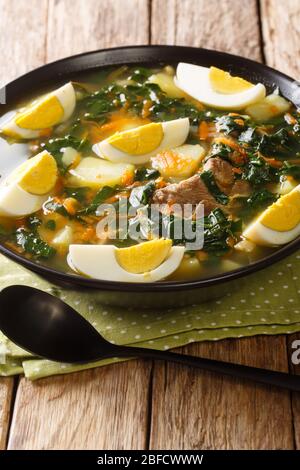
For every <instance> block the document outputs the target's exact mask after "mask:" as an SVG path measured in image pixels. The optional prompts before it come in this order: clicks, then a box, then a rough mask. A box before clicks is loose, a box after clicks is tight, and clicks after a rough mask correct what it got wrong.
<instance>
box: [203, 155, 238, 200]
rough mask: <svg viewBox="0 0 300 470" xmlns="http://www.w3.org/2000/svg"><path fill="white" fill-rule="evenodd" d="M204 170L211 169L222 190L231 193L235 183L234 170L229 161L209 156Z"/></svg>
mask: <svg viewBox="0 0 300 470" xmlns="http://www.w3.org/2000/svg"><path fill="white" fill-rule="evenodd" d="M203 170H204V171H211V172H212V174H213V175H214V178H215V181H216V183H217V185H218V187H219V188H220V190H221V191H222V192H223V193H224V194H230V192H231V188H232V185H233V184H234V172H233V168H232V165H230V163H229V162H227V161H226V160H223V159H222V158H219V157H214V158H209V159H208V160H207V162H206V163H205V164H204V167H203Z"/></svg>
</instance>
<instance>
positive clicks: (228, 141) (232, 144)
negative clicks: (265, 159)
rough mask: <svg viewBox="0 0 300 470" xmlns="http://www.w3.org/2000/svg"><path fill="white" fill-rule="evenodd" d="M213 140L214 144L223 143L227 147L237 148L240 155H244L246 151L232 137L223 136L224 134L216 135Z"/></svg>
mask: <svg viewBox="0 0 300 470" xmlns="http://www.w3.org/2000/svg"><path fill="white" fill-rule="evenodd" d="M214 142H215V143H216V144H224V145H228V147H230V148H232V149H234V150H237V151H238V152H239V153H241V154H242V155H244V154H245V153H246V152H245V150H244V149H243V147H241V146H240V145H239V144H238V143H237V142H235V141H234V140H232V139H229V138H228V137H225V136H221V137H216V138H215V139H214Z"/></svg>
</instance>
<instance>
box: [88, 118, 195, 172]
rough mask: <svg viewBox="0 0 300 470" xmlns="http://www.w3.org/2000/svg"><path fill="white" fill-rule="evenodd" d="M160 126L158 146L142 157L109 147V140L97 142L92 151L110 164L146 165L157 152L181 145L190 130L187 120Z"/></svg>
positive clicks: (176, 120) (163, 123) (178, 120)
mask: <svg viewBox="0 0 300 470" xmlns="http://www.w3.org/2000/svg"><path fill="white" fill-rule="evenodd" d="M161 125H162V128H163V134H164V135H163V139H162V141H161V143H160V145H159V146H158V147H157V148H156V149H154V150H153V151H152V152H149V153H145V154H144V155H130V154H128V153H126V152H122V151H121V150H118V149H117V148H115V147H114V146H113V145H111V144H110V143H109V141H108V140H109V139H105V140H102V141H101V142H98V143H97V144H95V145H93V147H92V149H93V151H94V152H95V154H96V155H98V157H100V158H104V159H106V160H110V161H111V162H118V163H133V164H142V163H146V162H148V161H149V159H150V158H151V157H152V156H153V155H155V154H156V153H157V152H160V151H162V150H166V149H168V148H172V147H178V146H179V145H182V144H183V143H184V142H185V140H186V138H187V136H188V133H189V130H190V122H189V118H181V119H174V120H173V121H166V122H162V123H161Z"/></svg>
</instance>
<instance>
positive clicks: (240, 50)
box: [151, 0, 261, 60]
mask: <svg viewBox="0 0 300 470" xmlns="http://www.w3.org/2000/svg"><path fill="white" fill-rule="evenodd" d="M162 3H163V5H162ZM257 19H258V16H257V5H256V1H255V0H248V1H247V8H243V6H242V2H240V1H238V0H222V1H220V0H209V1H207V0H164V2H161V0H152V25H151V42H153V44H177V45H185V46H196V47H206V48H211V49H218V50H220V51H226V52H231V53H233V54H242V55H244V56H246V57H249V58H251V59H255V60H259V59H260V58H261V53H260V38H259V25H258V20H257Z"/></svg>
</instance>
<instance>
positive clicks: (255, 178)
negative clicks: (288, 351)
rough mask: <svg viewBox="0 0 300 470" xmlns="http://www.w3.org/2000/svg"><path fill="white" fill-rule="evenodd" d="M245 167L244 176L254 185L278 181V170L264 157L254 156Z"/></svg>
mask: <svg viewBox="0 0 300 470" xmlns="http://www.w3.org/2000/svg"><path fill="white" fill-rule="evenodd" d="M250 158H251V159H250V161H249V163H247V165H246V167H245V168H244V171H243V175H242V178H243V179H244V180H246V181H249V183H250V184H251V185H252V186H253V187H258V186H261V185H264V184H266V183H269V182H275V181H278V172H277V170H276V169H275V168H273V167H272V166H271V165H269V164H268V163H267V162H266V161H265V160H264V159H263V158H260V157H257V156H252V157H250Z"/></svg>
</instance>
